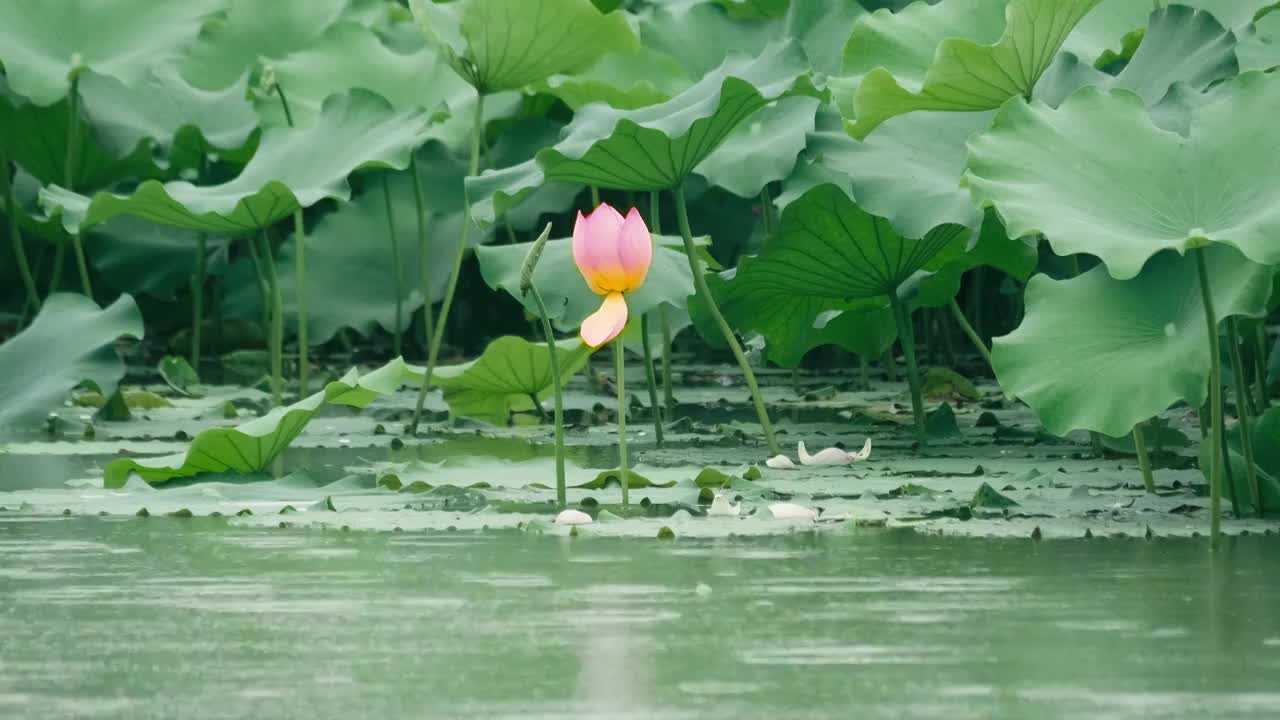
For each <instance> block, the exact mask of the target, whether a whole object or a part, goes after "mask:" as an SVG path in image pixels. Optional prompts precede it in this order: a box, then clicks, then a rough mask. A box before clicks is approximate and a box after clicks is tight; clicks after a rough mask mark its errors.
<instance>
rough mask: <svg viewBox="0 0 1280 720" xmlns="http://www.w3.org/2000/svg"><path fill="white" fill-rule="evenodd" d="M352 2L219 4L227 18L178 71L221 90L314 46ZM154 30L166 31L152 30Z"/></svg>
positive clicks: (241, 0)
mask: <svg viewBox="0 0 1280 720" xmlns="http://www.w3.org/2000/svg"><path fill="white" fill-rule="evenodd" d="M348 2H349V0H271V2H259V0H219V5H224V6H226V12H225V14H224V15H222V16H220V17H219V18H217V19H215V20H213V21H211V22H209V23H206V24H205V27H204V29H203V30H202V31H201V32H200V37H199V38H198V39H197V41H196V42H195V43H193V44H191V47H190V48H189V49H188V50H187V53H186V57H184V58H183V59H182V62H181V64H180V65H179V70H180V71H181V73H182V76H183V77H185V78H186V79H187V80H189V81H191V82H192V83H194V84H195V85H197V86H198V87H202V88H205V89H206V90H220V89H222V88H225V87H227V86H228V85H231V84H232V83H234V82H236V81H237V80H239V79H240V78H241V77H243V76H244V75H245V74H246V73H248V72H249V71H250V70H252V69H254V68H256V67H258V66H259V64H260V63H263V62H265V63H267V64H270V63H271V62H272V61H274V60H278V59H280V58H283V57H285V56H286V55H289V54H290V53H294V52H297V51H299V50H302V49H304V48H307V47H310V46H312V45H314V44H315V43H316V42H317V41H318V40H319V39H320V36H321V35H322V34H323V33H324V31H325V28H327V27H329V26H330V25H332V24H334V23H336V22H338V21H340V20H342V19H343V16H344V13H345V11H346V10H347V6H348ZM150 27H153V28H154V27H164V26H163V25H152V26H150Z"/></svg>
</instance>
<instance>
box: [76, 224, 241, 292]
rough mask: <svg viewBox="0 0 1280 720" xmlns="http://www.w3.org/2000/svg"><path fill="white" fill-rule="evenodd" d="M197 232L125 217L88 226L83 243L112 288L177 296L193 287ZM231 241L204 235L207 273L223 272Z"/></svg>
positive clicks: (95, 266)
mask: <svg viewBox="0 0 1280 720" xmlns="http://www.w3.org/2000/svg"><path fill="white" fill-rule="evenodd" d="M199 235H200V233H197V232H194V231H192V230H180V229H177V228H171V227H166V226H164V225H157V224H156V223H152V222H147V221H146V220H141V219H138V218H133V217H128V216H121V217H117V218H113V219H111V220H108V221H107V222H105V223H102V224H101V225H95V226H94V227H93V228H92V229H90V230H89V231H87V232H86V233H85V240H84V244H85V252H86V254H87V255H88V256H89V262H91V263H92V264H93V267H94V268H96V269H97V270H98V272H99V273H101V274H102V276H103V278H104V280H105V281H106V284H107V285H109V286H110V287H113V288H115V289H117V290H124V291H126V292H129V293H131V294H133V295H149V296H151V297H153V298H157V299H160V300H174V299H176V297H177V295H178V293H179V291H184V290H187V289H188V288H190V286H191V276H192V275H193V274H194V273H195V272H196V253H195V249H196V243H197V240H198V237H199ZM227 244H228V238H227V237H225V236H209V237H206V238H205V247H206V248H207V250H208V252H209V255H210V256H211V257H210V261H209V262H208V263H206V272H207V273H208V274H209V275H217V274H220V273H221V271H222V269H223V267H225V258H226V253H227ZM215 259H216V260H215Z"/></svg>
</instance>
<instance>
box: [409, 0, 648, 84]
mask: <svg viewBox="0 0 1280 720" xmlns="http://www.w3.org/2000/svg"><path fill="white" fill-rule="evenodd" d="M411 6H412V8H413V13H414V16H415V17H416V18H417V20H418V22H419V24H420V25H421V26H422V28H423V31H424V32H426V34H427V37H428V38H429V39H431V40H432V41H433V42H434V43H435V44H436V45H437V46H438V47H440V49H441V50H442V54H443V55H444V56H445V59H446V60H448V62H449V64H450V65H452V66H453V69H454V70H455V71H457V73H458V74H459V75H461V76H462V77H464V78H466V80H467V81H468V82H470V83H471V84H472V85H473V86H475V87H476V88H477V89H478V90H480V91H481V92H484V93H490V92H497V91H500V90H519V89H520V88H523V87H525V86H526V85H530V84H533V83H536V82H539V81H541V80H546V79H547V78H549V77H551V76H552V75H556V74H559V73H565V72H573V71H577V70H583V69H586V68H587V67H590V65H591V64H592V63H593V62H595V61H596V60H597V59H598V58H599V57H600V56H601V55H604V54H605V53H606V52H609V51H611V50H618V49H624V48H628V47H638V40H637V39H636V36H635V34H634V33H633V32H632V31H631V26H630V24H629V23H628V22H627V19H626V17H625V16H624V15H623V14H622V13H621V12H613V13H609V14H607V15H606V14H603V13H601V12H600V11H599V10H597V9H596V7H595V6H594V5H592V4H591V0H457V1H456V2H452V3H447V4H436V3H434V2H431V1H430V0H413V1H412V2H411Z"/></svg>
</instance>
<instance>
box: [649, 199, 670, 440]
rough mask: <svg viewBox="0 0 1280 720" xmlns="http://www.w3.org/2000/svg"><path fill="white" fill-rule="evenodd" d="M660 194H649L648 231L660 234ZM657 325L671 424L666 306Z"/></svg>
mask: <svg viewBox="0 0 1280 720" xmlns="http://www.w3.org/2000/svg"><path fill="white" fill-rule="evenodd" d="M661 198H662V193H660V192H658V191H657V190H653V191H651V192H650V193H649V230H650V231H652V232H653V234H654V235H661V234H662V213H661V209H662V204H661ZM658 325H659V326H660V327H661V329H662V404H663V406H664V412H665V416H664V417H666V419H667V422H671V418H672V416H673V415H674V414H675V410H676V397H675V390H674V389H673V388H672V386H671V321H669V320H668V319H667V306H666V304H662V305H659V306H658Z"/></svg>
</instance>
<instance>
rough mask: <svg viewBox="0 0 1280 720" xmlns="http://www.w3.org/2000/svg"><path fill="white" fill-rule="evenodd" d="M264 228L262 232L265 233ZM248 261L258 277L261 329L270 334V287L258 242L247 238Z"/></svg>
mask: <svg viewBox="0 0 1280 720" xmlns="http://www.w3.org/2000/svg"><path fill="white" fill-rule="evenodd" d="M265 231H266V230H265V228H264V230H263V232H265ZM249 260H250V261H252V262H253V274H254V275H256V276H257V277H258V295H259V296H260V297H261V298H262V327H263V330H265V331H267V332H270V326H271V287H270V286H269V285H268V283H267V271H266V270H265V269H264V268H263V267H262V258H261V257H259V248H258V242H257V240H256V239H255V238H249Z"/></svg>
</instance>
